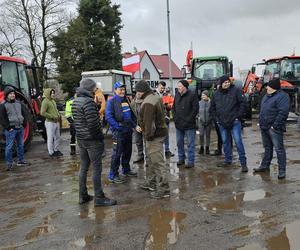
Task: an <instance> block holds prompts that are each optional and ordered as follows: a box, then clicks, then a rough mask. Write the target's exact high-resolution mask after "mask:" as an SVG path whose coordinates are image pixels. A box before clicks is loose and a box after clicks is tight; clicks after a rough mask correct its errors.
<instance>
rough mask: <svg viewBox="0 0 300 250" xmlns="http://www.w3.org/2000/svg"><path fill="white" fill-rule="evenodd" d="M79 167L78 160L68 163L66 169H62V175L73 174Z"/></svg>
mask: <svg viewBox="0 0 300 250" xmlns="http://www.w3.org/2000/svg"><path fill="white" fill-rule="evenodd" d="M79 169H80V164H79V163H78V162H72V163H70V164H69V166H68V169H67V170H65V171H63V175H75V174H77V173H78V171H79Z"/></svg>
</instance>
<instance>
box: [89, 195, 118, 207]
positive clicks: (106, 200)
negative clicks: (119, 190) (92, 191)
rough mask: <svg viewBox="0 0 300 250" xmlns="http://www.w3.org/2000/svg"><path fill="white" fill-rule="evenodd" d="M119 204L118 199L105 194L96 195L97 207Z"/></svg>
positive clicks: (95, 203)
mask: <svg viewBox="0 0 300 250" xmlns="http://www.w3.org/2000/svg"><path fill="white" fill-rule="evenodd" d="M114 205H117V201H116V200H113V199H109V198H107V197H105V196H103V197H95V200H94V206H95V207H108V206H114Z"/></svg>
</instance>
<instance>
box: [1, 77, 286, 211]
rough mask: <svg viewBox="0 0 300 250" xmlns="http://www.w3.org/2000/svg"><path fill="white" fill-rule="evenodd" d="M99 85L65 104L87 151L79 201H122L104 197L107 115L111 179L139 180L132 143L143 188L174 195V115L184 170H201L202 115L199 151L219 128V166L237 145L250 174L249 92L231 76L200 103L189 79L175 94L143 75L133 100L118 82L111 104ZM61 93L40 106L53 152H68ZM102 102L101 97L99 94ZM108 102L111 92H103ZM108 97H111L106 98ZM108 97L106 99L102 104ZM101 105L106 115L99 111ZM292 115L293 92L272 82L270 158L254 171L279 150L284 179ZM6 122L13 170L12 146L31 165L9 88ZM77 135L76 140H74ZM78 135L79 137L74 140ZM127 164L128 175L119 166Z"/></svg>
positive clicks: (87, 82) (266, 110) (267, 111)
mask: <svg viewBox="0 0 300 250" xmlns="http://www.w3.org/2000/svg"><path fill="white" fill-rule="evenodd" d="M97 90H99V87H97V85H96V83H95V82H94V81H93V80H92V79H82V80H81V82H80V87H79V88H77V89H76V94H75V95H74V98H72V99H70V100H69V101H68V103H67V106H66V117H67V119H68V121H69V123H70V132H71V135H72V136H71V144H70V145H71V154H75V145H76V139H77V144H78V146H79V152H80V172H79V203H80V204H84V203H86V202H89V201H91V200H93V199H94V204H95V206H111V205H115V204H117V202H116V200H114V199H110V198H107V197H106V196H105V195H104V192H103V189H102V183H101V173H102V156H103V154H104V136H103V132H102V122H101V119H102V118H103V113H104V110H105V119H106V121H107V123H108V124H109V127H110V130H111V132H112V143H113V148H112V156H111V165H110V170H109V174H108V180H109V182H111V183H116V184H120V183H123V182H124V176H127V177H137V173H136V172H134V171H133V170H132V169H131V166H130V160H131V155H132V143H133V141H134V143H135V144H136V146H137V159H136V160H135V162H143V161H145V163H146V164H145V165H146V180H145V181H144V182H143V183H142V184H141V185H140V187H141V188H142V189H144V190H148V191H151V193H150V194H151V197H152V198H155V199H160V198H166V197H169V196H170V186H169V182H168V178H167V173H168V168H167V164H166V161H165V158H166V157H172V156H174V154H173V153H172V152H171V151H170V146H169V123H170V119H171V113H172V115H173V120H174V124H175V128H176V140H177V151H178V162H177V165H178V167H180V166H185V167H186V168H190V169H191V168H194V167H195V140H196V129H197V122H196V121H197V119H198V126H199V132H200V138H199V140H200V148H199V154H204V153H205V154H210V133H211V128H212V127H213V126H215V129H216V131H217V134H218V138H219V142H218V149H217V150H216V152H215V154H220V153H221V152H220V145H221V146H223V152H224V161H223V162H221V163H220V164H218V167H225V168H226V167H229V166H230V165H231V164H232V147H233V145H232V144H233V141H234V142H235V145H236V148H237V153H238V155H239V162H240V166H241V171H242V172H248V167H247V158H246V152H245V147H244V144H243V139H242V135H241V129H242V126H241V121H242V118H243V115H244V113H245V110H246V103H245V99H244V96H243V93H242V91H241V90H240V89H239V88H237V87H236V86H234V84H233V83H232V81H231V79H230V77H229V76H228V75H224V76H222V77H221V78H220V80H219V83H218V85H217V88H216V89H215V90H214V91H213V93H209V91H207V90H205V91H203V92H202V93H201V100H200V101H199V100H198V96H197V95H196V93H195V92H194V91H192V90H190V89H189V83H188V81H186V80H180V81H179V82H178V83H177V92H176V94H175V97H173V96H172V95H171V93H170V90H169V89H167V88H166V83H165V82H160V83H159V85H158V88H157V89H156V91H153V90H152V89H151V88H150V86H149V84H148V83H147V82H146V81H144V80H141V81H139V82H138V83H137V84H136V86H135V92H136V95H135V97H134V99H133V100H132V101H129V100H128V99H127V97H126V86H125V85H124V84H123V83H121V82H116V83H115V84H114V90H115V95H114V96H113V97H112V98H110V99H109V100H108V101H107V103H106V107H105V109H103V106H102V109H101V107H100V106H99V103H97V101H95V100H96V99H95V95H96V93H97ZM54 94H55V91H54V90H53V89H46V90H45V91H44V95H45V99H44V101H43V103H42V107H41V115H42V116H44V117H45V118H46V121H45V126H46V130H47V139H48V142H47V146H48V152H49V155H50V156H51V157H54V156H56V157H59V156H62V153H61V152H60V151H59V150H58V146H59V137H60V133H59V120H60V115H59V112H58V110H57V107H56V103H55V101H54ZM100 99H101V98H100ZM102 99H104V97H102ZM104 100H105V99H104ZM100 102H101V101H100ZM100 110H101V112H100ZM288 113H289V97H288V95H287V94H286V93H284V92H283V91H281V90H280V80H279V79H273V80H271V81H270V82H269V83H268V85H267V93H266V95H265V96H264V97H263V99H262V102H261V109H260V116H259V125H260V128H261V135H262V141H263V147H264V149H265V152H264V157H263V160H262V162H261V164H260V166H259V167H257V168H254V172H266V171H270V163H271V160H272V158H273V148H275V151H276V153H277V158H278V169H279V172H278V179H283V178H285V174H286V153H285V149H284V143H283V133H284V132H285V130H286V128H285V123H286V120H287V117H288ZM0 116H1V125H2V126H3V127H4V130H5V136H6V162H7V169H8V170H11V167H12V144H13V142H14V140H16V141H17V145H18V150H17V151H18V163H17V164H18V165H20V166H23V165H26V164H27V163H26V161H25V160H24V153H23V150H24V149H23V131H24V129H23V128H24V123H25V122H26V118H25V116H24V113H23V111H22V105H21V103H19V102H18V101H16V100H15V95H14V89H13V88H10V87H7V88H6V89H5V102H4V103H3V104H1V106H0ZM75 134H76V137H75ZM185 137H187V154H186V152H185V147H184V144H185ZM75 138H76V139H75ZM90 164H91V165H92V167H93V184H94V195H95V197H93V196H92V195H90V194H89V193H88V190H87V186H86V182H87V171H88V169H89V166H90ZM120 165H121V166H122V170H121V173H120V171H119V167H120Z"/></svg>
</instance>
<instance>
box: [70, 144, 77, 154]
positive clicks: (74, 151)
mask: <svg viewBox="0 0 300 250" xmlns="http://www.w3.org/2000/svg"><path fill="white" fill-rule="evenodd" d="M70 149H71V151H70V155H75V154H76V146H70Z"/></svg>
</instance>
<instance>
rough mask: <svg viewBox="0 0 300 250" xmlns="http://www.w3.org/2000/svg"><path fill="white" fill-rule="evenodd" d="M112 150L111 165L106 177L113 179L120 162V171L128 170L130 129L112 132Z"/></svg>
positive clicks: (116, 174) (130, 145)
mask: <svg viewBox="0 0 300 250" xmlns="http://www.w3.org/2000/svg"><path fill="white" fill-rule="evenodd" d="M112 139H113V152H112V156H111V167H110V171H109V175H108V178H109V179H113V178H115V177H117V176H119V166H120V163H121V164H122V173H123V174H126V173H128V172H129V171H130V165H129V162H130V158H131V153H132V131H126V132H122V131H114V132H113V137H112Z"/></svg>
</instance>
